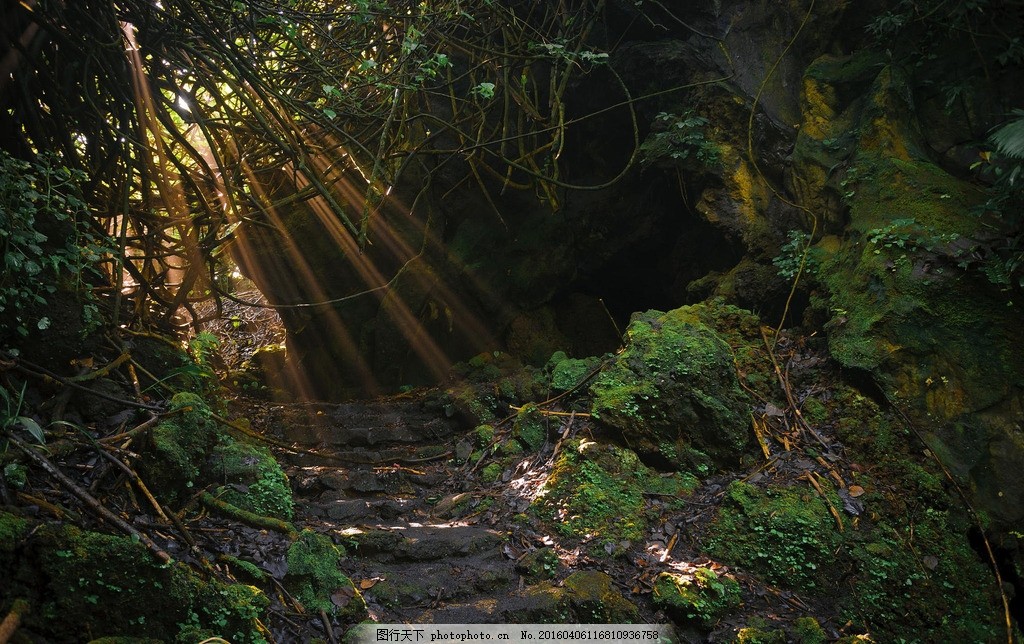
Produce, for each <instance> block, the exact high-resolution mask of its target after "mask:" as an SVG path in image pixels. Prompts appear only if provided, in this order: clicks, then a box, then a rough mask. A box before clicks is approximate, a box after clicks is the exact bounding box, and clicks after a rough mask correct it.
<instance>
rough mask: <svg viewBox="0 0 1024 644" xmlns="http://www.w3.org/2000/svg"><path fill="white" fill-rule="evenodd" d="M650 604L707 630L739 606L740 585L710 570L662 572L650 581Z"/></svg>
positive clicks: (678, 618)
mask: <svg viewBox="0 0 1024 644" xmlns="http://www.w3.org/2000/svg"><path fill="white" fill-rule="evenodd" d="M652 597H653V599H654V604H655V605H656V606H658V607H659V608H661V609H662V610H665V611H666V612H668V613H669V615H671V616H672V617H674V618H675V619H677V620H680V621H683V622H691V623H696V624H699V625H700V626H702V627H704V628H710V627H711V626H713V625H714V624H715V622H717V621H718V620H719V619H721V618H722V617H724V616H725V615H727V614H728V613H730V612H731V611H733V610H735V609H736V608H738V607H739V605H740V585H739V584H738V583H737V582H736V580H735V579H733V578H731V577H719V576H718V575H717V574H716V573H715V571H713V570H711V569H710V568H698V569H697V571H696V572H695V573H694V574H693V575H681V574H676V573H670V572H663V573H661V574H659V575H658V577H657V579H656V580H655V582H654V592H653V593H652Z"/></svg>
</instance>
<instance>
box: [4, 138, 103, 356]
mask: <svg viewBox="0 0 1024 644" xmlns="http://www.w3.org/2000/svg"><path fill="white" fill-rule="evenodd" d="M85 179H86V177H85V173H83V172H81V171H79V170H72V169H70V168H67V167H65V166H62V165H60V164H59V163H58V162H57V161H56V159H54V158H52V157H41V158H40V159H39V160H37V161H35V162H33V163H28V162H26V161H20V160H18V159H15V158H13V157H11V156H10V155H9V154H7V153H6V152H3V151H0V246H2V248H3V264H2V265H0V313H8V315H4V316H2V317H0V335H2V336H10V335H11V332H14V333H15V334H17V336H20V337H25V336H28V335H29V334H30V333H32V332H33V331H36V330H45V329H47V328H49V326H50V322H51V320H50V318H49V317H48V316H47V315H46V314H45V308H44V307H45V306H46V305H47V304H48V303H49V299H48V298H50V296H52V295H53V294H55V293H56V292H57V291H58V289H60V288H62V287H63V288H67V289H70V290H73V291H75V292H78V293H80V294H81V295H82V297H83V298H84V300H85V308H84V319H85V322H86V326H87V329H86V330H91V329H92V328H95V327H96V326H97V325H98V323H99V320H100V318H99V309H98V307H97V305H96V300H95V298H94V297H93V296H92V294H91V291H90V290H89V288H88V286H87V284H86V280H85V277H89V276H93V277H100V273H99V271H98V270H97V268H96V264H97V263H98V262H100V261H101V260H102V259H103V257H104V256H105V255H109V254H111V253H112V252H113V244H112V243H110V241H109V240H108V238H106V237H105V236H104V235H101V234H98V233H96V232H94V231H92V230H89V229H88V228H86V227H85V225H84V222H85V221H87V220H88V218H89V216H90V215H89V210H88V207H87V206H86V204H85V201H84V199H83V196H82V192H81V188H80V184H81V183H83V182H84V181H85Z"/></svg>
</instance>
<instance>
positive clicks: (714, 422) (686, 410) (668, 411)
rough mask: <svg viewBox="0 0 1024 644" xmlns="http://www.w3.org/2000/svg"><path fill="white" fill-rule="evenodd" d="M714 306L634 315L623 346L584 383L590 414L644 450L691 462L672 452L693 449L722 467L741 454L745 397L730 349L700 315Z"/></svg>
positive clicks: (745, 424)
mask: <svg viewBox="0 0 1024 644" xmlns="http://www.w3.org/2000/svg"><path fill="white" fill-rule="evenodd" d="M715 306H717V305H698V306H688V307H683V308H680V309H676V310H674V311H669V312H668V313H661V312H659V311H648V312H646V313H642V314H635V315H634V316H633V320H632V322H630V325H629V327H628V329H627V331H626V338H627V346H626V349H625V350H624V351H623V352H622V353H621V354H619V355H618V356H617V357H616V358H615V360H614V361H613V362H612V363H610V365H609V366H608V367H607V368H606V369H605V370H604V371H603V372H602V373H600V374H599V375H598V376H597V377H596V378H595V380H594V383H593V384H592V385H591V387H590V392H591V394H592V395H593V399H594V402H593V407H592V413H593V415H594V416H595V417H596V418H598V419H599V420H600V421H602V422H604V423H607V424H609V425H612V426H613V427H615V428H617V429H619V430H620V431H621V432H622V433H623V435H624V436H625V438H626V441H627V442H628V443H629V445H630V446H632V447H633V448H634V449H636V450H637V451H638V452H640V453H641V454H643V455H644V456H645V457H646V456H654V457H657V458H660V459H662V460H666V461H669V462H671V463H672V464H674V465H677V466H679V465H685V466H690V467H692V466H694V465H696V464H695V463H681V462H678V461H675V460H673V459H678V458H679V457H681V456H684V455H686V454H687V453H688V452H689V450H691V449H694V450H697V451H699V452H701V453H703V454H707V455H708V456H710V457H711V459H712V460H713V461H714V462H715V463H717V464H719V465H722V466H724V465H726V464H732V463H736V462H738V461H739V459H740V457H741V455H742V454H743V451H744V449H745V447H746V445H747V442H748V439H749V434H750V422H749V415H748V409H749V401H748V399H747V397H746V394H744V393H743V391H742V390H741V389H740V387H739V383H738V380H737V377H736V368H735V366H734V354H733V350H732V349H731V348H730V346H729V344H727V343H726V342H725V340H723V338H722V337H721V336H719V335H718V334H717V333H716V332H715V331H713V330H712V329H711V328H710V327H708V326H707V325H706V324H705V322H704V321H703V320H704V319H707V318H709V317H714V314H712V313H711V312H710V310H711V309H712V308H714V307H715ZM737 310H738V309H737ZM666 447H668V449H666Z"/></svg>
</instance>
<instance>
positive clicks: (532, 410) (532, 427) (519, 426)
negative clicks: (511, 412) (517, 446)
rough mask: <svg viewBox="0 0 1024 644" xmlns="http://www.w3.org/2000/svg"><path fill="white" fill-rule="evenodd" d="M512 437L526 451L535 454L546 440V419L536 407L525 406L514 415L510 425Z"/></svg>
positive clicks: (531, 405)
mask: <svg viewBox="0 0 1024 644" xmlns="http://www.w3.org/2000/svg"><path fill="white" fill-rule="evenodd" d="M512 437H513V438H515V439H516V440H518V441H519V442H520V443H521V444H522V446H523V448H524V449H526V450H527V451H530V452H536V451H538V450H540V448H541V447H543V446H544V443H545V442H546V441H547V439H548V419H547V418H546V417H545V416H544V414H543V413H541V411H540V409H538V408H537V406H536V405H533V404H527V405H525V406H524V407H523V409H522V411H520V412H519V413H518V414H516V419H515V421H513V423H512Z"/></svg>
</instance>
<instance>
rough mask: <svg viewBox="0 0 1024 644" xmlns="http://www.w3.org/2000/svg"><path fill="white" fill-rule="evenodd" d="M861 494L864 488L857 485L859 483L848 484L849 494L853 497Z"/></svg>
mask: <svg viewBox="0 0 1024 644" xmlns="http://www.w3.org/2000/svg"><path fill="white" fill-rule="evenodd" d="M863 494H864V488H862V487H861V486H859V485H851V486H850V496H852V497H853V498H857V497H858V496H862V495H863Z"/></svg>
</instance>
